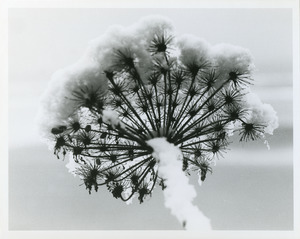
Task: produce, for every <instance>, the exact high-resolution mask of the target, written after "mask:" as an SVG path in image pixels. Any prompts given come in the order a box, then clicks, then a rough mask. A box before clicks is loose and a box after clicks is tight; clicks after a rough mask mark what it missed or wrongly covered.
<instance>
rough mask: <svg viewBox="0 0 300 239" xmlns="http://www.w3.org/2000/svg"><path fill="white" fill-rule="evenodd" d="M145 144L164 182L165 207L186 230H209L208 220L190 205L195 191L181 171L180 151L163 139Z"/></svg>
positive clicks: (152, 140)
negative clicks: (156, 162)
mask: <svg viewBox="0 0 300 239" xmlns="http://www.w3.org/2000/svg"><path fill="white" fill-rule="evenodd" d="M147 144H148V145H149V146H151V147H152V148H153V157H155V158H156V159H157V160H158V161H159V166H158V170H159V174H160V176H161V177H162V178H164V179H165V180H166V181H165V182H166V186H167V187H166V189H164V197H165V206H166V207H167V208H169V209H170V210H171V213H172V214H173V215H174V216H176V217H177V219H178V220H179V221H180V222H181V223H182V224H185V225H186V229H187V230H210V229H211V225H210V220H209V219H208V218H207V217H206V216H205V215H204V214H203V213H202V212H201V211H200V210H199V209H198V208H197V207H196V206H195V205H193V204H192V201H193V200H194V198H195V197H196V190H195V188H194V187H193V186H192V185H190V184H189V182H188V178H187V176H186V175H185V174H184V172H183V171H182V153H181V150H180V149H179V148H178V147H176V146H175V145H174V144H171V143H169V142H168V141H167V140H166V139H165V138H154V139H151V140H149V141H147Z"/></svg>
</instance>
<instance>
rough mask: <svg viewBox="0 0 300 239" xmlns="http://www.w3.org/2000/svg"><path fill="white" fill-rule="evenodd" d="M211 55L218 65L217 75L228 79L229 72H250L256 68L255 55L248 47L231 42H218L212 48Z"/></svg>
mask: <svg viewBox="0 0 300 239" xmlns="http://www.w3.org/2000/svg"><path fill="white" fill-rule="evenodd" d="M211 57H212V59H213V63H214V65H215V66H216V67H217V75H219V77H220V79H224V80H226V79H227V78H228V73H229V72H232V71H233V72H239V73H241V74H245V73H246V74H250V73H251V72H253V70H254V63H253V56H252V55H251V53H250V51H249V50H248V49H245V48H242V47H240V46H234V45H230V44H224V43H223V44H218V45H215V46H214V47H212V48H211Z"/></svg>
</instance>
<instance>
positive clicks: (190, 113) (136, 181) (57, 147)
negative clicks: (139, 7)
mask: <svg viewBox="0 0 300 239" xmlns="http://www.w3.org/2000/svg"><path fill="white" fill-rule="evenodd" d="M151 24H152V23H151ZM151 24H150V25H146V26H145V27H144V31H145V35H143V34H140V33H141V32H142V30H141V28H137V29H138V30H137V34H132V35H126V34H125V33H124V32H126V31H120V32H119V33H118V34H117V33H115V34H112V33H111V32H110V33H107V34H106V36H105V37H104V39H107V40H108V41H98V42H96V43H94V44H95V45H94V46H93V47H92V48H91V50H90V51H92V53H93V54H87V55H92V58H93V59H96V65H97V67H96V66H95V62H93V63H87V64H88V66H86V67H85V68H84V67H83V70H82V72H85V71H88V70H89V69H92V70H93V71H95V69H97V70H98V71H99V72H98V74H95V77H94V78H93V79H92V80H87V81H84V77H81V78H80V79H78V78H76V77H73V75H72V74H71V76H72V77H66V78H64V81H65V82H67V83H65V84H64V86H69V85H72V82H73V84H74V85H75V86H78V87H75V86H74V87H65V88H64V86H63V87H62V89H61V91H60V93H59V94H58V93H57V94H56V95H54V96H53V95H51V97H49V99H48V100H45V101H44V102H45V103H47V104H49V105H51V107H48V108H47V107H44V111H43V113H49V114H52V115H53V116H51V117H49V119H54V120H53V121H48V122H44V124H48V125H49V126H50V127H48V132H49V134H48V135H50V137H49V138H50V139H52V140H53V141H54V153H55V154H56V155H60V154H64V155H65V154H66V153H67V152H69V153H71V154H72V155H73V156H74V160H75V164H76V165H77V167H76V168H77V169H76V171H75V173H76V174H78V175H79V176H80V177H81V178H82V180H83V182H84V184H85V185H86V188H87V189H88V191H89V192H91V190H92V189H93V188H94V189H95V190H96V191H97V189H98V187H99V186H101V185H106V186H107V188H108V190H109V191H110V192H111V193H112V195H113V196H114V197H115V198H118V199H121V200H124V201H128V200H130V199H131V198H132V197H133V195H137V196H138V200H139V201H140V202H141V203H142V202H143V201H144V199H145V197H147V196H149V195H151V192H152V190H153V188H154V187H155V185H156V184H159V185H161V187H162V189H165V188H166V187H167V186H166V184H165V183H164V182H165V180H167V179H166V178H164V177H163V176H162V175H161V174H160V172H159V170H160V169H159V159H158V158H156V157H154V156H153V152H154V151H155V150H154V148H153V147H151V146H150V145H149V144H148V142H149V140H151V139H155V138H162V137H163V138H165V139H166V140H167V141H168V142H169V143H170V144H174V145H175V146H177V147H178V148H179V149H180V150H181V152H182V155H183V157H182V169H183V170H184V171H186V172H189V169H194V170H196V171H198V172H199V173H200V178H201V181H204V180H205V179H206V175H207V172H211V163H212V161H213V160H214V158H218V157H220V156H222V153H223V152H224V151H225V150H226V149H227V147H228V145H229V137H230V136H231V135H232V132H233V130H232V128H233V127H234V128H235V130H234V131H238V133H239V135H240V140H241V141H248V140H257V139H259V138H260V137H263V135H264V133H265V128H266V127H269V128H268V133H272V131H273V129H274V128H276V127H277V124H276V122H277V118H276V115H274V114H269V116H270V115H273V117H271V116H270V117H269V118H267V119H265V118H263V117H262V116H263V115H268V114H263V113H261V112H259V111H258V110H254V108H253V107H252V106H251V104H249V103H247V98H246V97H245V95H247V93H248V92H249V85H250V83H251V82H252V79H251V71H252V65H253V64H252V57H251V56H250V55H249V53H248V51H246V50H244V49H242V48H234V47H228V49H227V48H226V47H225V48H226V49H227V50H226V51H225V53H226V54H228V57H227V56H226V54H225V53H224V54H223V53H222V52H224V51H219V52H218V53H216V51H215V50H214V48H213V47H211V46H210V45H208V44H206V43H205V44H204V43H203V42H202V41H201V40H195V41H184V40H183V39H181V40H180V41H178V42H177V41H176V37H175V34H174V33H172V32H171V30H170V29H171V27H169V25H168V24H167V23H165V22H164V21H162V22H160V21H157V22H156V23H155V24H156V25H155V24H154V23H153V25H151ZM131 33H132V29H131ZM122 34H123V35H122ZM143 37H145V38H146V39H143ZM122 39H125V40H124V41H122ZM217 48H218V47H217ZM223 48H224V46H222V47H221V48H220V49H223ZM87 62H90V61H87ZM89 64H90V65H89ZM80 75H82V76H84V74H83V73H80ZM77 81H80V84H79V83H78V82H77ZM51 92H52V91H51ZM61 92H63V93H61ZM52 93H53V92H52ZM53 97H57V98H55V100H54V99H53ZM60 97H61V98H60ZM55 104H59V106H57V105H55ZM260 104H261V105H262V103H257V104H256V105H255V109H257V108H259V107H260ZM69 107H72V110H70V109H69ZM64 108H68V110H67V112H72V114H68V115H65V114H64V111H63V109H64ZM262 108H263V110H264V111H265V112H266V111H268V110H269V108H268V107H262ZM55 110H57V111H59V110H61V112H57V111H55ZM269 122H272V124H270V123H269ZM270 125H271V126H272V127H271V126H270ZM270 127H271V128H270Z"/></svg>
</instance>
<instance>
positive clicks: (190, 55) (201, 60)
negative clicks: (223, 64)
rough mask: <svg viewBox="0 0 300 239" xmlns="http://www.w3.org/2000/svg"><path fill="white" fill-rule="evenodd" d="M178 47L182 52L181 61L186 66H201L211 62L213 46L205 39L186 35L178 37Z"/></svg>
mask: <svg viewBox="0 0 300 239" xmlns="http://www.w3.org/2000/svg"><path fill="white" fill-rule="evenodd" d="M177 46H178V48H179V51H180V56H179V59H180V61H181V62H182V64H183V65H185V66H188V65H190V64H196V65H198V66H201V65H203V64H205V63H206V64H207V63H208V62H209V61H210V51H211V45H210V44H209V43H208V42H207V41H205V40H204V39H201V38H198V37H195V36H193V35H187V34H186V35H183V36H181V37H178V40H177Z"/></svg>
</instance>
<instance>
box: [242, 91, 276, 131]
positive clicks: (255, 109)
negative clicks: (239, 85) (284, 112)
mask: <svg viewBox="0 0 300 239" xmlns="http://www.w3.org/2000/svg"><path fill="white" fill-rule="evenodd" d="M244 98H245V105H244V107H245V108H248V109H249V115H248V116H247V119H248V121H249V122H253V123H258V124H263V125H266V126H267V127H266V128H265V132H266V133H267V134H271V135H272V134H273V131H274V130H275V129H276V128H278V126H279V123H278V117H277V113H276V111H275V110H274V109H273V107H272V106H271V105H269V104H264V103H262V101H261V100H260V98H259V97H258V96H257V95H256V94H254V93H252V92H249V93H248V94H246V95H245V96H244Z"/></svg>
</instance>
